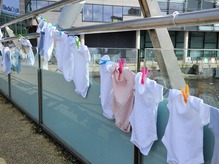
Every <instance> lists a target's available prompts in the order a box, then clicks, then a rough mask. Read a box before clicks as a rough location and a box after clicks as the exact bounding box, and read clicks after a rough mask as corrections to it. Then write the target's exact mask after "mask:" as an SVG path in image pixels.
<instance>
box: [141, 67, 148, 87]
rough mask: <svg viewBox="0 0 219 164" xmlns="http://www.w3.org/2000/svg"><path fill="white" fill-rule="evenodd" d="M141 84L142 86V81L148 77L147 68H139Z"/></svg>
mask: <svg viewBox="0 0 219 164" xmlns="http://www.w3.org/2000/svg"><path fill="white" fill-rule="evenodd" d="M141 73H142V74H141V84H144V80H145V78H146V77H147V75H148V68H144V67H142V68H141Z"/></svg>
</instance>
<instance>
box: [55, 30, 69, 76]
mask: <svg viewBox="0 0 219 164" xmlns="http://www.w3.org/2000/svg"><path fill="white" fill-rule="evenodd" d="M53 37H54V40H55V43H56V47H55V57H56V61H57V67H58V70H59V71H61V72H62V71H63V52H64V47H65V45H66V40H67V38H68V35H67V34H65V33H64V32H59V31H57V30H55V31H54V32H53Z"/></svg>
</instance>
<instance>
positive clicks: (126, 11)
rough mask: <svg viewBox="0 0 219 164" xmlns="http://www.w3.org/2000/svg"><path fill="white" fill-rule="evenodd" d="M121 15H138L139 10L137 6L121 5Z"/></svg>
mask: <svg viewBox="0 0 219 164" xmlns="http://www.w3.org/2000/svg"><path fill="white" fill-rule="evenodd" d="M123 15H130V16H140V15H141V10H140V8H137V7H123Z"/></svg>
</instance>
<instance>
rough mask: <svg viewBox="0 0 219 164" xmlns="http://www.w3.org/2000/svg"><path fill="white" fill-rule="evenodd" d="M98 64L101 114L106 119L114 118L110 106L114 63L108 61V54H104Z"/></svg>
mask: <svg viewBox="0 0 219 164" xmlns="http://www.w3.org/2000/svg"><path fill="white" fill-rule="evenodd" d="M99 65H100V100H101V106H102V109H103V115H104V116H105V117H106V118H107V119H114V115H113V112H112V108H111V102H112V97H113V86H112V78H111V74H112V72H113V70H114V69H115V66H116V63H115V62H112V61H110V57H109V56H108V55H104V56H103V57H102V58H101V59H100V62H99Z"/></svg>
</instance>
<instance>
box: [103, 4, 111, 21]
mask: <svg viewBox="0 0 219 164" xmlns="http://www.w3.org/2000/svg"><path fill="white" fill-rule="evenodd" d="M103 12H104V13H103V20H104V22H112V15H113V7H112V6H103Z"/></svg>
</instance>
